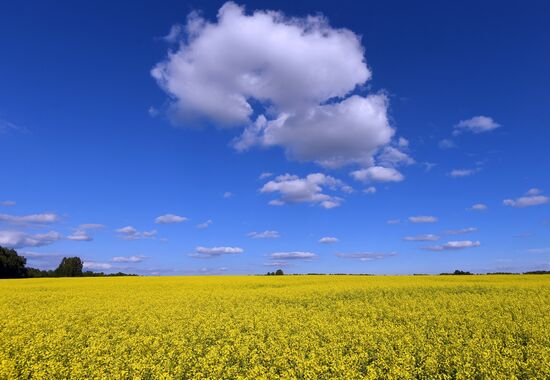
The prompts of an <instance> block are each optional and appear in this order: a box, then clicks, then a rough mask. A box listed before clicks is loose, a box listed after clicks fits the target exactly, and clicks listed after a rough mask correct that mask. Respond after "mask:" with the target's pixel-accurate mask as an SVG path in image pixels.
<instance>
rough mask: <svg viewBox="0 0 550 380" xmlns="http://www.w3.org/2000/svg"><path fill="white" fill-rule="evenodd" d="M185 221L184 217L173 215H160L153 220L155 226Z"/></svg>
mask: <svg viewBox="0 0 550 380" xmlns="http://www.w3.org/2000/svg"><path fill="white" fill-rule="evenodd" d="M185 221H187V218H186V217H185V216H179V215H174V214H165V215H161V216H158V217H157V218H156V219H155V223H156V224H171V223H181V222H185Z"/></svg>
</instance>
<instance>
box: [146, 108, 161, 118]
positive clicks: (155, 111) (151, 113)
mask: <svg viewBox="0 0 550 380" xmlns="http://www.w3.org/2000/svg"><path fill="white" fill-rule="evenodd" d="M147 113H148V114H149V116H151V117H156V116H158V114H159V110H158V109H156V108H155V107H153V106H151V107H149V109H148V110H147Z"/></svg>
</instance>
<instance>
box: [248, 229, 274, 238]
mask: <svg viewBox="0 0 550 380" xmlns="http://www.w3.org/2000/svg"><path fill="white" fill-rule="evenodd" d="M247 236H248V237H249V238H252V239H275V238H278V237H279V236H280V234H279V231H269V230H268V231H263V232H249V233H248V234H247Z"/></svg>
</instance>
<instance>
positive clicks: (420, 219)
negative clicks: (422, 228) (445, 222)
mask: <svg viewBox="0 0 550 380" xmlns="http://www.w3.org/2000/svg"><path fill="white" fill-rule="evenodd" d="M437 220H438V219H437V217H435V216H409V221H410V222H412V223H435V222H437Z"/></svg>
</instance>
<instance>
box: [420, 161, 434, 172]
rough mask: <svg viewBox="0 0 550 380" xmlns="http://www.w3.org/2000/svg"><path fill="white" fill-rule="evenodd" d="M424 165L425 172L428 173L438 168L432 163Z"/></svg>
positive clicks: (424, 163)
mask: <svg viewBox="0 0 550 380" xmlns="http://www.w3.org/2000/svg"><path fill="white" fill-rule="evenodd" d="M422 165H423V166H424V170H425V171H427V172H429V171H431V170H432V169H433V168H435V167H436V166H437V164H434V163H432V162H423V163H422Z"/></svg>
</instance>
